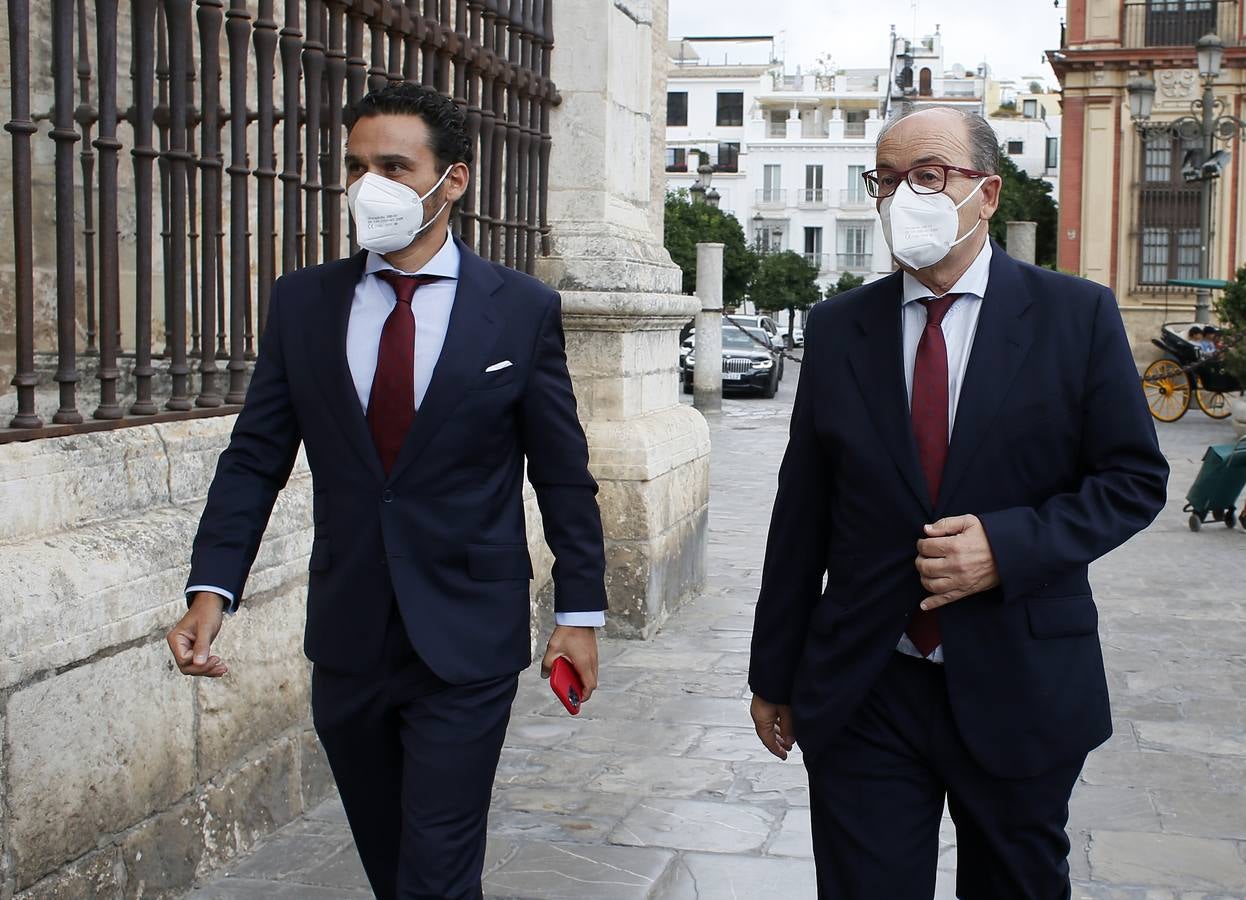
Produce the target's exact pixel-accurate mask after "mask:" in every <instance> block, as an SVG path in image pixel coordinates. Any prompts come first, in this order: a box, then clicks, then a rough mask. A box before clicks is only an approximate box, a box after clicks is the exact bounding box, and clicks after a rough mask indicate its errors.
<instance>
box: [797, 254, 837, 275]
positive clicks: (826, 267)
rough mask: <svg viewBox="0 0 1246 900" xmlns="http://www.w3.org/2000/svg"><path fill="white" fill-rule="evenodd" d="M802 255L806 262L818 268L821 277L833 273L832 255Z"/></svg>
mask: <svg viewBox="0 0 1246 900" xmlns="http://www.w3.org/2000/svg"><path fill="white" fill-rule="evenodd" d="M802 255H803V256H804V257H805V262H807V263H810V264H811V265H814V266H817V269H818V274H819V275H821V274H822V273H823V272H829V271H831V254H829V253H810V252H806V253H804V254H802Z"/></svg>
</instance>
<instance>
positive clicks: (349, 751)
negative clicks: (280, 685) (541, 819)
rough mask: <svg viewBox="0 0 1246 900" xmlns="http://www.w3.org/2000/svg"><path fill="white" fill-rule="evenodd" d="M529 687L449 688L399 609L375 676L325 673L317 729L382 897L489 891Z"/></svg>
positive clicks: (318, 687) (319, 682)
mask: <svg viewBox="0 0 1246 900" xmlns="http://www.w3.org/2000/svg"><path fill="white" fill-rule="evenodd" d="M518 683H519V679H518V676H517V675H507V676H504V677H502V678H497V679H494V680H492V681H487V682H482V683H479V684H468V685H452V684H448V683H447V682H444V681H442V680H441V679H440V678H438V677H437V676H436V675H435V674H433V672H432V671H431V670H430V669H429V668H428V666H426V665H425V664H424V662H423V661H422V660H421V659H420V658H419V656H418V655H416V653H415V651H414V650H413V649H412V647H411V642H410V640H409V639H408V638H407V635H406V631H405V629H404V628H403V627H402V622H401V619H400V618H399V616H398V615H397V612H396V611H395V613H394V614H393V615H391V617H390V621H389V626H388V630H387V633H386V639H385V651H384V654H383V658H382V660H381V661H380V665H379V666H378V667H377V668H376V669H375V670H374V671H370V672H367V673H365V674H344V673H339V672H333V671H329V670H326V669H324V668H323V667H322V666H316V667H315V668H314V669H313V671H312V718H313V720H314V722H315V725H316V733H317V734H318V735H319V737H320V742H321V744H322V745H323V746H324V749H325V754H326V755H327V756H328V758H329V766H330V768H332V770H333V777H334V780H335V781H336V782H337V786H338V790H339V792H340V793H341V796H342V805H343V806H344V807H345V809H346V818H347V820H348V821H349V822H350V829H351V832H352V834H353V835H354V838H355V846H356V848H357V849H358V851H359V857H360V859H361V860H362V861H363V866H364V870H365V871H366V872H367V874H368V880H369V882H371V885H372V890H373V892H374V893H375V894H376V896H377V897H378V898H380V900H397V898H401V900H433V898H437V900H476V898H480V897H481V896H482V894H481V887H480V878H481V872H482V869H483V867H484V855H485V835H486V830H487V823H488V814H489V798H490V795H491V793H492V789H493V778H494V774H495V773H496V771H497V764H498V757H499V755H500V754H501V750H502V741H503V738H505V736H506V726H507V723H508V721H509V719H510V710H511V703H512V702H513V700H514V698H515V691H516V688H517V687H518Z"/></svg>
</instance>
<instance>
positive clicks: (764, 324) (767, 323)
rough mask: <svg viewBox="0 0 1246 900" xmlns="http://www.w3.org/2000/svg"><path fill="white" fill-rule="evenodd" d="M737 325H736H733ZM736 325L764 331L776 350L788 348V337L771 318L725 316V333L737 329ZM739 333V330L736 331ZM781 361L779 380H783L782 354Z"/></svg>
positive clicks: (779, 357)
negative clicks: (781, 332)
mask: <svg viewBox="0 0 1246 900" xmlns="http://www.w3.org/2000/svg"><path fill="white" fill-rule="evenodd" d="M733 322H734V323H735V324H734V325H733V324H732V323H733ZM736 325H742V326H743V327H745V328H756V329H760V330H761V331H764V332H765V333H766V336H767V337H768V338H770V342H771V344H773V345H774V348H775V350H776V351H777V350H781V349H782V348H784V347H786V346H787V339H786V335H783V334H780V333H779V326H778V325H777V324H776V323H775V321H774V319H772V318H770V317H769V316H737V315H735V314H734V313H733V314H732V315H729V316H723V333H724V334H725V333H726V332H727V331H728V330H730V329H733V328H735V326H736ZM736 331H739V329H736ZM778 359H779V380H780V381H782V380H783V354H782V353H780V354H779V356H778Z"/></svg>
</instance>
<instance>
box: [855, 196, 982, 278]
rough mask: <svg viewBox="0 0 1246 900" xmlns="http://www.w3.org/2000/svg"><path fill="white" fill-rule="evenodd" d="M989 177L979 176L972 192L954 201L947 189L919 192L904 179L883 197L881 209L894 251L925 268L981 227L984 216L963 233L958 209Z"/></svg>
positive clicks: (903, 259)
mask: <svg viewBox="0 0 1246 900" xmlns="http://www.w3.org/2000/svg"><path fill="white" fill-rule="evenodd" d="M985 181H986V179H985V178H979V179H978V183H977V184H976V185H974V188H973V190H972V191H970V192H969V196H968V197H966V198H965V199H964V200H962V201H961V202H960V203H953V202H952V198H951V197H949V196H948V195H947V194H946V193H943V192H940V193H938V194H919V193H917V192H916V191H914V190H913V188H912V187H910V186H909V183H908V182H907V181H905V182H902V183H901V184H900V186H899V187H898V188H896V192H895V193H894V194H892V195H891V196H890V197H887V198H886V199H884V200H883V202H882V205H881V206H880V207H879V209H878V213H879V215H880V216H881V217H882V220H883V237H884V238H886V240H887V246H888V247H890V248H891V255H892V256H894V257H895V258H896V259H898V260H900V262H902V263H904V264H905V265H906V266H909V267H910V268H913V269H924V268H926V267H927V266H933V265H934V264H935V263H937V262H940V261H942V260H943V258H944V257H945V256H947V255H948V254H949V253H950V252H952V248H953V247H955V246H956V245H957V244H959V243H960V242H961V241H963V240H965V239H966V238H968V237H969V236H970V235H971V234H973V233H974V232H975V231H977V230H978V225H981V224H982V219H979V220H978V222H977V223H976V224H975V225H974V226H973V228H970V229H969V231H967V232H965V234H963V235H961V236H960V237H957V236H956V232H957V231H959V230H960V216H958V215H957V214H956V213H957V212H958V211H959V210H960V208H961V207H962V206H964V205H965V204H966V203H968V202H969V200H970V199H971V198H972V197H973V195H974V194H976V193H978V189H979V188H980V187H982V184H983V182H985Z"/></svg>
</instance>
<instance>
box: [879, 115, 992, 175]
mask: <svg viewBox="0 0 1246 900" xmlns="http://www.w3.org/2000/svg"><path fill="white" fill-rule="evenodd" d="M928 109H950V110H952V112H954V113H956V114H957V115H959V116H960V117H961V119H962V120H963V121H964V123H965V130H966V131H968V132H969V157H970V159H971V160H972V161H973V167H974V168H975V169H977V170H978V171H979V172H987V173H989V174H991V175H998V174H999V138H998V137H996V135H995V129H994V128H992V127H991V123H990V122H988V121H987V120H986V119H984V118H982V116H980V115H978V114H977V113H976V112H972V111H970V110H968V109H966V108H965V107H963V106H954V105H952V104H950V103H918V104H905V105H904V106H903V107H901V109H900V112H899V114H898V115H895V116H893V117H892V118H890V119H888V120H887V122H886V123H885V124H884V125H883V127H882V130H881V131H879V132H878V142H877V143H876V144H875V145H874V146H875V149H877V147H878V145H879V144H882V142H883V138H885V137H886V136H887V133H888V132H889V131H891V129H892V128H894V127H895V125H896V123H897V122H899V121H900V120H901V119H906V118H908V117H909V116H911V115H913V113H919V112H925V111H926V110H928Z"/></svg>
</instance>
